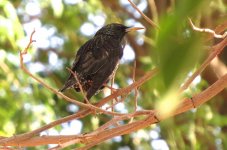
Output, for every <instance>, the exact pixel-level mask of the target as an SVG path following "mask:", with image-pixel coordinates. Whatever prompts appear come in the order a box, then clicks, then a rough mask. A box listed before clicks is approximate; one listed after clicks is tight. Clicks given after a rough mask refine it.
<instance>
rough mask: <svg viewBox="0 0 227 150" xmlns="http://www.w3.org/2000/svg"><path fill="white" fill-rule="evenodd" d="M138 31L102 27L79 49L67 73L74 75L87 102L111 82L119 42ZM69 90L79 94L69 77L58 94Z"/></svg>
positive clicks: (120, 49) (119, 51) (120, 52)
mask: <svg viewBox="0 0 227 150" xmlns="http://www.w3.org/2000/svg"><path fill="white" fill-rule="evenodd" d="M139 29H143V28H137V27H134V28H129V27H126V26H124V25H122V24H117V23H112V24H109V25H106V26H104V27H102V28H101V29H100V30H98V31H97V32H96V34H95V36H94V37H93V38H92V39H90V40H89V41H87V42H86V43H85V44H84V45H82V46H81V47H80V49H79V50H78V52H77V54H76V58H75V60H74V63H73V65H72V68H71V70H72V71H73V72H75V73H76V74H77V76H78V79H79V81H80V84H81V85H82V88H83V91H84V92H86V97H87V99H88V100H89V99H90V98H91V97H92V96H93V95H94V94H95V93H96V92H97V91H98V90H100V89H102V88H103V87H104V84H106V83H107V82H108V81H109V80H110V79H111V78H112V75H113V73H114V71H115V70H116V69H117V66H118V63H119V60H120V59H121V57H122V55H123V49H124V44H122V40H123V37H124V36H125V34H126V33H127V32H129V31H133V30H139ZM69 88H74V89H75V90H76V91H77V92H79V91H80V88H79V84H78V83H77V82H76V79H75V77H74V75H73V74H72V73H71V74H70V76H69V77H68V79H67V80H66V82H65V84H64V86H63V88H62V89H60V90H59V91H61V92H63V91H65V90H66V89H69Z"/></svg>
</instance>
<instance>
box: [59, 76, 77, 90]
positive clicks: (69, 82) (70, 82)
mask: <svg viewBox="0 0 227 150" xmlns="http://www.w3.org/2000/svg"><path fill="white" fill-rule="evenodd" d="M74 84H75V79H74V78H71V79H68V80H67V81H66V82H65V84H64V86H63V87H62V88H61V89H59V90H58V91H59V92H64V91H65V90H67V89H70V88H73V85H74Z"/></svg>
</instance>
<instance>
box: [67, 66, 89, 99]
mask: <svg viewBox="0 0 227 150" xmlns="http://www.w3.org/2000/svg"><path fill="white" fill-rule="evenodd" d="M66 69H67V70H68V71H69V72H70V73H72V74H73V76H74V78H75V79H76V82H77V83H78V84H79V88H80V91H81V93H82V95H83V97H84V99H85V101H86V103H87V104H90V102H89V101H88V99H87V96H86V95H85V93H84V89H83V87H82V85H81V83H80V80H79V78H78V76H77V73H76V72H73V71H72V70H71V69H70V68H68V67H67V68H66Z"/></svg>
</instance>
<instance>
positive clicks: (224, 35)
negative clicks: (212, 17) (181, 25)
mask: <svg viewBox="0 0 227 150" xmlns="http://www.w3.org/2000/svg"><path fill="white" fill-rule="evenodd" d="M188 20H189V23H190V25H191V27H192V28H193V30H195V31H198V32H205V33H209V34H211V35H212V36H213V37H215V38H221V39H224V38H225V37H226V36H227V31H226V32H224V33H223V34H216V33H215V31H214V30H211V29H208V28H198V27H196V26H195V25H194V24H193V22H192V20H191V19H190V18H188Z"/></svg>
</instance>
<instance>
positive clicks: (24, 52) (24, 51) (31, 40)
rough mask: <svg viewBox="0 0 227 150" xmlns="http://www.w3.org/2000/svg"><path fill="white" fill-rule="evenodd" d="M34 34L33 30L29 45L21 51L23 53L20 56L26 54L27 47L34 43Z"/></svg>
mask: <svg viewBox="0 0 227 150" xmlns="http://www.w3.org/2000/svg"><path fill="white" fill-rule="evenodd" d="M34 34H35V29H34V30H33V32H32V33H31V36H30V40H29V43H28V45H27V47H26V48H25V49H24V50H23V52H21V54H22V55H25V54H27V52H28V49H29V47H30V46H31V44H32V43H33V42H36V41H35V40H33V35H34Z"/></svg>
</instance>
